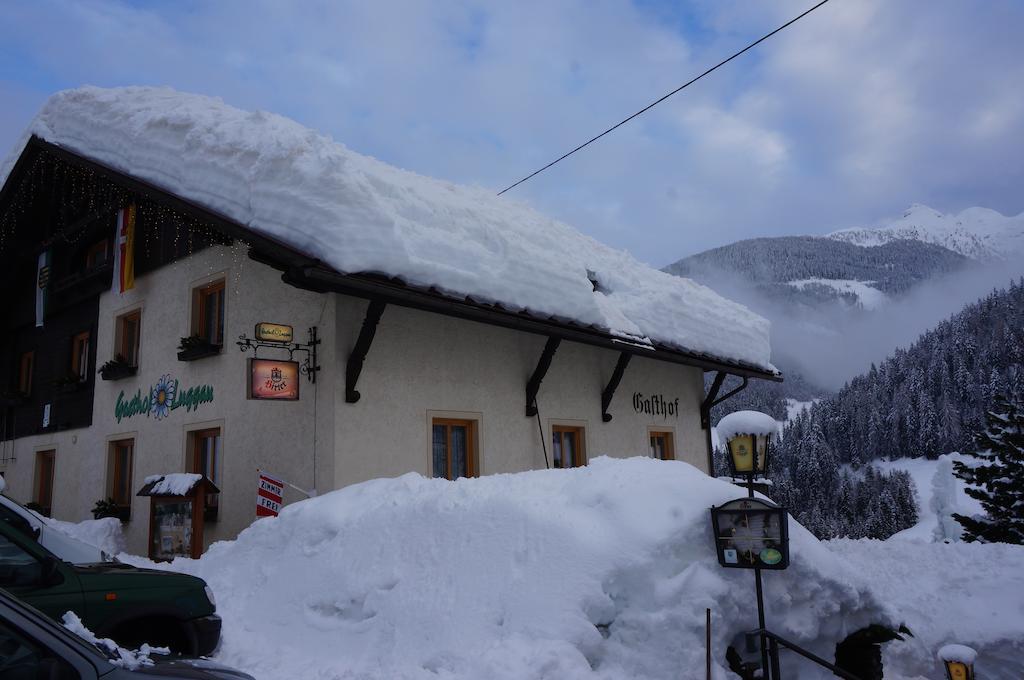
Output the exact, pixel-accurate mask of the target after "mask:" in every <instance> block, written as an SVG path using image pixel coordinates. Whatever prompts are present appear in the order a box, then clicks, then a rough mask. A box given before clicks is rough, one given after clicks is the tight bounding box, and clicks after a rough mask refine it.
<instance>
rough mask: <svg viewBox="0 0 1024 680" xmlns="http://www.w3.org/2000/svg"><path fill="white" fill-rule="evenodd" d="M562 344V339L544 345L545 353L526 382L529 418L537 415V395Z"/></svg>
mask: <svg viewBox="0 0 1024 680" xmlns="http://www.w3.org/2000/svg"><path fill="white" fill-rule="evenodd" d="M561 343H562V339H561V338H553V337H552V338H548V341H547V342H545V343H544V351H543V352H541V355H540V359H538V360H537V366H536V367H535V368H534V369H533V374H532V375H531V376H530V379H529V380H528V381H526V417H527V418H532V417H533V416H535V415H537V393H538V392H539V391H540V384H541V382H542V381H543V380H544V376H546V375H547V374H548V369H549V368H551V360H552V359H554V358H555V352H556V351H558V346H559V345H560V344H561Z"/></svg>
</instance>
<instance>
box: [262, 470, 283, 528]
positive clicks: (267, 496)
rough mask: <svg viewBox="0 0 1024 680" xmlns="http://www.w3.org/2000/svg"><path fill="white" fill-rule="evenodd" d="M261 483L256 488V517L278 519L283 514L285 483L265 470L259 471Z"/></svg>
mask: <svg viewBox="0 0 1024 680" xmlns="http://www.w3.org/2000/svg"><path fill="white" fill-rule="evenodd" d="M257 473H258V474H259V482H258V485H257V487H256V516H257V517H277V515H278V513H280V512H281V504H282V503H283V499H282V496H283V495H284V481H283V480H280V479H278V478H277V477H274V476H273V475H271V474H268V473H266V472H264V471H263V470H257Z"/></svg>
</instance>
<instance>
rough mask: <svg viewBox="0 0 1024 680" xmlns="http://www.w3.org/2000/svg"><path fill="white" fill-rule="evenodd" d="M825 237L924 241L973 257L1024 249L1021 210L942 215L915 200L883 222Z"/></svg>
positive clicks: (861, 242) (869, 242)
mask: <svg viewBox="0 0 1024 680" xmlns="http://www.w3.org/2000/svg"><path fill="white" fill-rule="evenodd" d="M828 238H832V239H835V240H837V241H846V242H847V243H852V244H854V245H858V246H880V245H883V244H886V243H888V242H890V241H896V240H900V239H906V240H913V241H923V242H924V243H932V244H934V245H938V246H942V247H943V248H948V249H950V250H952V251H954V252H957V253H960V254H961V255H964V256H966V257H970V258H974V259H976V260H999V259H1004V258H1008V257H1012V256H1013V255H1017V254H1020V253H1024V213H1021V214H1019V215H1016V216H1010V217H1007V216H1005V215H1003V214H1001V213H999V212H996V211H995V210H990V209H988V208H968V209H967V210H964V211H963V212H961V213H960V214H958V215H943V214H942V213H940V212H939V211H938V210H934V209H932V208H929V207H928V206H926V205H920V204H918V203H915V204H914V205H912V206H910V208H908V209H907V210H906V211H905V212H904V213H903V216H902V217H900V218H899V219H896V220H891V221H890V222H889V223H888V224H886V225H884V226H881V227H878V228H875V229H865V228H855V229H843V230H842V231H837V232H834V233H832V234H829V235H828Z"/></svg>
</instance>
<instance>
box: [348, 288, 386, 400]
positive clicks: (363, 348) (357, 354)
mask: <svg viewBox="0 0 1024 680" xmlns="http://www.w3.org/2000/svg"><path fill="white" fill-rule="evenodd" d="M385 307H387V303H385V302H381V301H380V300H371V301H370V304H369V306H368V307H367V308H366V317H365V318H363V326H362V328H360V329H359V337H358V338H356V344H355V346H354V347H353V348H352V353H351V354H349V355H348V364H347V365H346V366H345V403H347V404H354V403H356V402H357V401H359V397H360V396H362V395H360V394H359V390H357V389H356V385H357V384H359V374H360V373H362V372H363V362H364V361H365V360H366V355H367V354H368V353H369V351H370V347H371V346H372V345H373V337H374V336H375V335H376V334H377V324H378V323H380V317H381V315H382V314H384V308H385Z"/></svg>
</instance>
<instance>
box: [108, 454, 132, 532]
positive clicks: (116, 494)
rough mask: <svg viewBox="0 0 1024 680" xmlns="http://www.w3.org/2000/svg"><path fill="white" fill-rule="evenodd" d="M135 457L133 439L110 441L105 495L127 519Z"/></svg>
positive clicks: (130, 505)
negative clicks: (112, 500)
mask: <svg viewBox="0 0 1024 680" xmlns="http://www.w3.org/2000/svg"><path fill="white" fill-rule="evenodd" d="M134 457H135V440H134V439H119V440H117V441H113V442H110V463H109V466H108V470H109V473H108V475H107V480H108V482H107V497H108V498H112V499H114V503H115V504H116V505H117V506H118V508H119V509H121V511H122V512H123V518H124V519H127V518H128V516H129V513H130V512H131V507H132V460H133V458H134Z"/></svg>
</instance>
